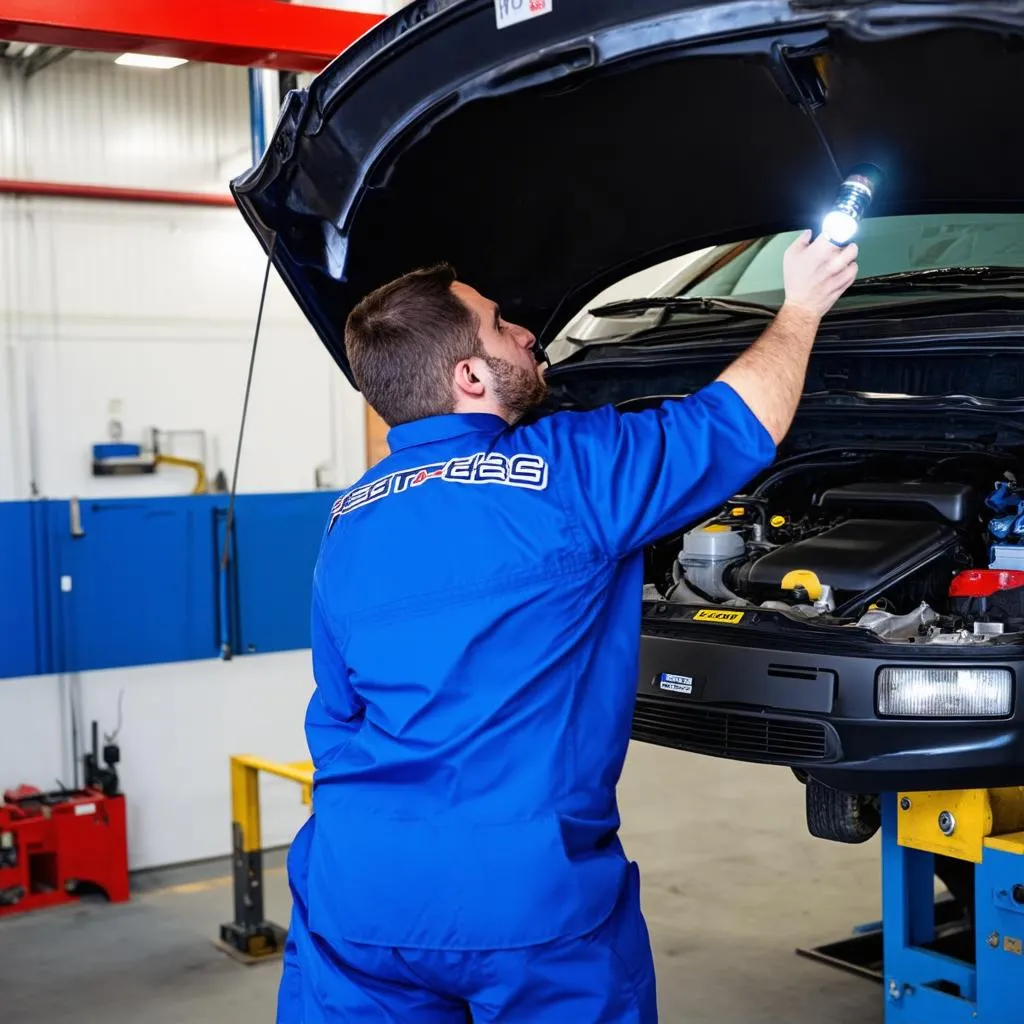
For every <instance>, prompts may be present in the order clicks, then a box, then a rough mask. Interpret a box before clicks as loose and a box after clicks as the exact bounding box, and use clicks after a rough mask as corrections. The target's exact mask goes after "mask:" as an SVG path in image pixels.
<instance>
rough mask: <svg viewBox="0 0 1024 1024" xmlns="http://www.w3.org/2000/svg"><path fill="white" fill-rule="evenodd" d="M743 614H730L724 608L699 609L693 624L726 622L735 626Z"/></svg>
mask: <svg viewBox="0 0 1024 1024" xmlns="http://www.w3.org/2000/svg"><path fill="white" fill-rule="evenodd" d="M745 614H746V613H745V612H730V611H726V610H725V609H724V608H701V610H700V611H699V612H697V614H696V615H694V617H693V621H694V622H726V623H729V624H730V625H735V624H736V623H737V622H739V621H740V620H741V619H742V618H743V616H744V615H745Z"/></svg>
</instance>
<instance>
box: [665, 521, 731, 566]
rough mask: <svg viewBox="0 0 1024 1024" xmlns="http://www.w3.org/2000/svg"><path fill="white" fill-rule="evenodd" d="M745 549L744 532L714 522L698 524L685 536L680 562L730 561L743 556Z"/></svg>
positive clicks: (684, 564) (685, 563) (684, 563)
mask: <svg viewBox="0 0 1024 1024" xmlns="http://www.w3.org/2000/svg"><path fill="white" fill-rule="evenodd" d="M745 550H746V545H745V544H744V542H743V534H742V533H740V532H739V531H738V530H732V529H730V528H729V527H728V526H724V525H721V524H718V523H714V524H712V525H710V526H698V527H697V528H696V529H695V530H690V532H689V533H687V534H686V535H685V536H684V537H683V550H682V551H681V552H680V553H679V562H680V564H681V565H683V566H686V565H687V564H688V563H691V564H692V563H693V562H729V561H732V560H733V559H734V558H742V557H743V554H744V552H745Z"/></svg>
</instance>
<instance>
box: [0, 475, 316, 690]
mask: <svg viewBox="0 0 1024 1024" xmlns="http://www.w3.org/2000/svg"><path fill="white" fill-rule="evenodd" d="M333 497H334V496H333V495H331V494H328V493H326V492H310V493H297V494H258V495H255V494H253V495H239V496H238V498H237V499H236V505H235V522H234V541H233V544H232V547H231V562H230V566H229V571H228V574H227V576H226V577H224V576H223V574H222V573H221V571H220V555H221V546H222V543H223V531H224V523H225V519H226V511H227V497H226V496H224V495H203V496H196V497H180V498H144V499H138V500H132V499H112V500H91V499H86V500H82V501H80V502H79V503H78V505H77V508H74V509H73V508H72V504H71V503H70V502H67V501H40V502H11V503H0V531H2V535H0V677H4V676H19V675H32V674H37V673H46V672H71V671H81V670H87V669H103V668H116V667H121V666H127V665H146V664H156V663H166V662H175V661H188V660H195V659H201V658H211V657H217V656H219V654H220V651H221V643H222V640H223V639H224V638H225V628H224V627H225V623H226V625H227V633H226V636H227V638H228V640H229V643H230V646H231V648H232V649H233V652H234V653H235V654H242V655H244V654H247V653H261V652H267V651H283V650H294V649H299V648H303V647H308V646H309V606H310V594H311V584H312V572H313V566H314V564H315V562H316V556H317V551H318V549H319V544H320V539H321V537H322V535H323V530H324V526H325V524H326V522H327V517H328V514H329V511H330V506H331V503H332V501H333Z"/></svg>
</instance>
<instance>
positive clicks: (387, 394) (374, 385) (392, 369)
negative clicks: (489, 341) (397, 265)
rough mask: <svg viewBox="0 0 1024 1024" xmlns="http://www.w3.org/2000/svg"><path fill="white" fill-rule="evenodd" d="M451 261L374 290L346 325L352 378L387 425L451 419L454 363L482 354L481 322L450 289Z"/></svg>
mask: <svg viewBox="0 0 1024 1024" xmlns="http://www.w3.org/2000/svg"><path fill="white" fill-rule="evenodd" d="M454 281H455V271H454V270H453V269H452V267H450V266H449V265H448V264H447V263H440V264H437V265H436V266H432V267H425V268H422V269H420V270H414V271H413V272H412V273H410V274H405V275H404V276H403V277H400V278H398V279H397V280H394V281H392V282H390V283H389V284H386V285H384V286H382V287H381V288H378V289H377V290H376V291H374V292H371V293H370V294H369V295H367V296H366V298H365V299H363V301H362V302H360V303H359V305H358V306H356V308H355V309H353V310H352V312H351V314H350V315H349V318H348V321H347V322H346V324H345V349H346V351H347V353H348V358H349V363H350V364H351V366H352V376H353V377H354V378H355V381H356V384H357V385H358V387H359V390H360V391H362V393H363V396H364V397H365V398H366V401H367V402H369V404H370V405H371V406H372V407H373V409H374V410H375V411H376V412H377V414H378V415H379V416H380V418H381V419H382V420H384V422H385V423H387V424H388V426H391V427H393V426H396V425H397V424H399V423H408V422H409V421H410V420H419V419H423V418H424V417H427V416H439V415H443V414H445V413H450V412H452V411H453V410H454V407H455V395H454V392H453V383H452V375H453V374H454V372H455V366H456V364H457V363H458V362H459V361H460V360H463V359H469V358H470V357H471V356H482V355H483V354H484V350H483V346H482V344H481V342H480V337H479V333H478V332H479V329H480V324H479V322H478V319H477V316H476V314H475V313H473V311H472V310H470V309H469V308H468V307H467V306H466V305H465V304H464V303H463V302H461V301H460V299H459V297H458V296H457V295H456V294H455V293H454V292H453V291H452V284H453V282H454Z"/></svg>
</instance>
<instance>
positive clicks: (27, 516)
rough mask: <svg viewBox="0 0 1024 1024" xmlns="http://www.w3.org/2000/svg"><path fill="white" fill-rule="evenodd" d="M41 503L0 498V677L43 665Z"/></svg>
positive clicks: (45, 634)
mask: <svg viewBox="0 0 1024 1024" xmlns="http://www.w3.org/2000/svg"><path fill="white" fill-rule="evenodd" d="M41 512H42V509H41V503H39V502H32V501H5V502H0V678H3V677H9V676H31V675H36V674H38V673H40V672H44V671H46V670H47V668H48V662H47V655H48V653H49V652H48V628H47V625H48V624H47V623H46V622H45V621H44V606H43V602H42V600H41V595H40V584H41V582H42V579H43V577H44V574H45V567H44V559H45V535H44V533H45V523H44V517H43V516H42V515H41Z"/></svg>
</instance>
